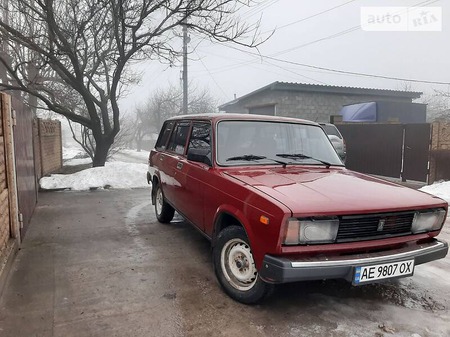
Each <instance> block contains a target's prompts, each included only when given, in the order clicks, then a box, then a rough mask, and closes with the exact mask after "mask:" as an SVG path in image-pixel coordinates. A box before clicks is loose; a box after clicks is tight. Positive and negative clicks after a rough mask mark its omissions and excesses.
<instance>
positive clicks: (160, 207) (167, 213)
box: [155, 184, 175, 223]
mask: <svg viewBox="0 0 450 337" xmlns="http://www.w3.org/2000/svg"><path fill="white" fill-rule="evenodd" d="M155 188H156V193H155V195H156V198H155V213H156V218H157V219H158V221H159V222H161V223H169V222H170V221H172V219H173V215H174V214H175V210H174V209H173V207H172V206H170V205H169V204H168V203H167V202H166V201H165V200H164V195H163V192H162V189H161V186H160V185H159V184H158V185H156V187H155Z"/></svg>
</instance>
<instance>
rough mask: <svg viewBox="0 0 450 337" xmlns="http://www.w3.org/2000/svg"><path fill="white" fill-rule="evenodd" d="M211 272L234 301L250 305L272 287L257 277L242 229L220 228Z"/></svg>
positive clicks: (266, 293) (263, 296)
mask: <svg viewBox="0 0 450 337" xmlns="http://www.w3.org/2000/svg"><path fill="white" fill-rule="evenodd" d="M213 254H214V269H215V272H216V276H217V279H218V280H219V283H220V285H221V286H222V288H223V289H224V290H225V292H226V293H227V294H228V295H229V296H230V297H231V298H233V299H235V300H236V301H239V302H241V303H245V304H253V303H257V302H258V301H260V300H262V299H263V298H265V297H266V296H267V295H269V294H270V293H271V292H272V289H273V285H272V284H269V283H266V282H264V281H263V280H261V278H260V277H259V275H258V271H257V269H256V266H255V261H254V260H253V254H252V251H251V248H250V245H249V243H248V238H247V235H246V234H245V231H244V229H243V228H242V227H238V226H230V227H226V228H225V229H223V230H222V231H221V232H220V233H219V235H218V237H217V241H216V244H215V247H214V251H213Z"/></svg>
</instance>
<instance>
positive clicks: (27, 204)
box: [12, 97, 38, 237]
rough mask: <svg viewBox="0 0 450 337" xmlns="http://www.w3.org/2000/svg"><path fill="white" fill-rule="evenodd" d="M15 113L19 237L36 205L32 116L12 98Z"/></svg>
mask: <svg viewBox="0 0 450 337" xmlns="http://www.w3.org/2000/svg"><path fill="white" fill-rule="evenodd" d="M12 107H13V110H14V111H15V116H16V126H15V127H14V151H15V161H16V176H17V196H18V203H19V212H20V220H21V221H22V228H21V236H22V237H23V236H24V235H25V232H26V230H27V228H28V225H29V223H30V220H31V216H32V215H33V212H34V208H35V206H36V203H37V193H38V189H37V181H36V176H35V169H34V149H33V114H32V112H31V111H30V110H29V108H28V107H27V106H25V104H23V103H22V102H21V100H20V99H18V98H15V97H13V98H12Z"/></svg>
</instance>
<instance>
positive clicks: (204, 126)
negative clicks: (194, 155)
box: [189, 122, 211, 150]
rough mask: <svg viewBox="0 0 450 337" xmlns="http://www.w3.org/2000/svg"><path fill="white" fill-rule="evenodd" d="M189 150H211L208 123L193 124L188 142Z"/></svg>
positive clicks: (209, 126)
mask: <svg viewBox="0 0 450 337" xmlns="http://www.w3.org/2000/svg"><path fill="white" fill-rule="evenodd" d="M189 148H190V149H204V150H210V149H211V125H210V124H209V123H197V122H196V123H194V125H193V126H192V134H191V138H190V140H189Z"/></svg>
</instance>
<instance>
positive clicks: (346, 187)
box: [225, 166, 446, 216]
mask: <svg viewBox="0 0 450 337" xmlns="http://www.w3.org/2000/svg"><path fill="white" fill-rule="evenodd" d="M225 174H227V175H228V176H230V177H233V178H235V179H238V180H239V181H241V182H243V183H245V184H248V185H250V186H252V187H254V188H256V189H258V190H259V191H261V192H263V193H264V194H266V195H268V196H270V197H272V198H274V199H276V200H278V201H279V202H281V203H282V204H284V205H285V206H286V207H288V208H289V209H290V210H291V212H292V213H293V214H294V215H299V214H302V215H304V216H309V215H315V214H323V215H325V214H366V213H374V212H389V211H394V210H395V211H400V210H410V209H424V208H431V207H443V206H445V205H446V202H445V201H444V200H442V199H439V198H437V197H434V196H431V195H429V194H427V193H424V192H420V191H416V190H413V189H410V188H407V187H404V186H401V185H397V184H394V183H391V182H388V181H385V180H381V179H378V178H375V177H372V176H368V175H364V174H360V173H356V172H353V171H350V170H347V169H345V168H330V169H324V168H314V167H313V168H305V167H298V166H296V167H286V168H281V167H280V168H269V169H267V168H265V169H255V168H254V167H252V168H248V169H231V170H227V171H226V172H225Z"/></svg>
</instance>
